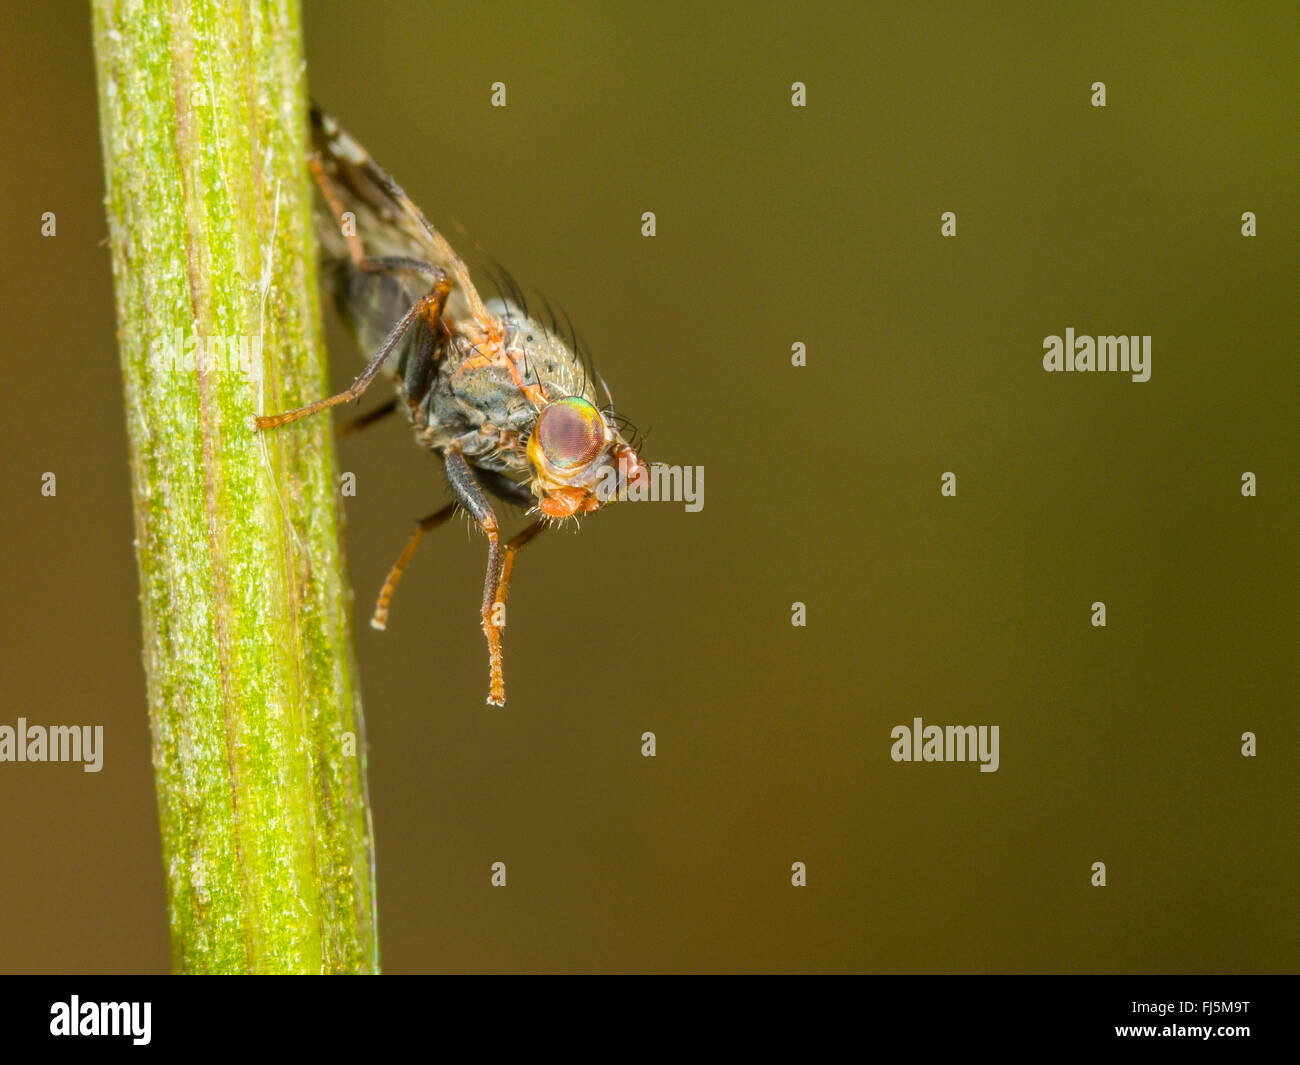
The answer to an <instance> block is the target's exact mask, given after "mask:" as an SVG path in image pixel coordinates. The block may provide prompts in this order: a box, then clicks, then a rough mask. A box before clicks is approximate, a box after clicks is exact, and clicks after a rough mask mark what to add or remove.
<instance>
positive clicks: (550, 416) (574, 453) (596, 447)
mask: <svg viewBox="0 0 1300 1065" xmlns="http://www.w3.org/2000/svg"><path fill="white" fill-rule="evenodd" d="M537 444H538V446H539V447H540V448H541V449H542V454H543V455H545V456H546V461H547V462H549V463H550V464H551V465H552V466H554V467H555V468H556V469H557V470H574V469H577V468H578V467H580V466H585V465H587V463H589V462H590V461H591V460H592V459H594V458H595V457H596V456H597V455H599V454H600V449H601V448H602V447H604V446H605V422H604V419H602V418H601V416H600V411H598V410H597V409H596V408H595V407H593V406H592V405H591V404H590V403H588V402H587V401H586V400H585V399H582V398H580V397H578V396H569V397H568V398H567V399H559V400H556V401H555V402H554V403H552V404H551V405H550V406H549V407H547V408H546V409H545V410H543V411H542V413H541V414H539V415H538V416H537Z"/></svg>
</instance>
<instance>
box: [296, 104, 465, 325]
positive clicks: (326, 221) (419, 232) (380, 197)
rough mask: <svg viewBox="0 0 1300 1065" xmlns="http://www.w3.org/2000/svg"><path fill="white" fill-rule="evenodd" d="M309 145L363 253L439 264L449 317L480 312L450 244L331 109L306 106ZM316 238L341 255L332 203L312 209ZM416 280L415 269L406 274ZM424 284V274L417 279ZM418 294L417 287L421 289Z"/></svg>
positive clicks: (343, 255)
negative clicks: (446, 283)
mask: <svg viewBox="0 0 1300 1065" xmlns="http://www.w3.org/2000/svg"><path fill="white" fill-rule="evenodd" d="M311 136H312V146H313V148H314V149H315V150H316V153H317V155H318V156H319V158H320V161H321V166H322V167H323V169H324V171H325V176H326V178H327V179H328V181H329V183H330V185H331V191H332V193H333V195H334V196H335V197H337V199H338V201H339V202H338V204H337V206H338V207H339V208H341V209H342V210H343V211H348V212H351V213H352V214H353V215H354V217H355V219H356V233H357V235H358V236H359V237H360V238H361V243H362V246H363V247H364V249H365V253H366V255H368V256H371V257H374V258H379V257H382V256H398V257H401V258H407V259H418V260H421V261H423V262H430V263H433V264H434V265H436V266H440V267H442V268H443V269H444V270H446V271H447V273H448V274H450V275H451V278H452V280H453V282H454V283H455V284H454V286H453V288H452V291H451V294H450V296H449V298H448V312H449V313H450V315H451V317H452V318H453V319H459V318H464V317H466V316H467V315H473V316H474V317H475V318H479V317H480V314H482V315H486V311H485V310H484V308H483V303H482V301H481V300H480V299H479V295H478V293H477V292H476V291H475V289H474V286H473V283H472V282H471V281H470V278H469V271H468V270H467V269H466V267H465V264H464V263H463V262H462V261H461V259H460V257H459V256H458V255H457V254H456V252H455V251H453V250H452V248H451V245H449V244H448V243H447V241H446V240H445V239H443V237H442V235H441V234H440V233H439V232H438V231H437V230H436V229H434V228H433V226H431V225H430V224H429V222H428V220H427V219H426V218H425V217H424V214H423V213H422V212H421V211H420V209H419V208H418V207H416V206H415V204H414V203H412V202H411V199H410V197H408V196H407V195H406V193H405V192H403V191H402V187H401V186H400V185H398V184H397V182H396V181H394V180H393V179H392V178H391V177H390V176H389V175H388V173H387V172H386V171H385V170H384V169H383V168H381V167H380V166H379V164H378V163H376V162H375V161H374V159H372V158H371V157H370V153H369V152H367V151H366V150H365V149H364V148H363V147H361V145H360V144H358V143H357V142H356V140H355V139H353V137H352V136H351V135H350V134H348V133H347V131H346V130H344V129H343V127H342V126H340V125H339V124H338V122H337V121H336V120H335V119H334V117H333V116H332V115H329V114H327V113H326V112H325V111H322V110H321V109H320V108H319V107H317V106H316V105H314V104H313V105H312V109H311ZM318 219H319V220H320V223H321V224H320V225H319V226H318V229H319V230H320V238H321V243H322V245H323V246H324V248H325V249H326V253H327V255H328V256H329V257H330V258H333V259H342V258H346V257H347V244H346V242H345V240H344V238H343V235H342V232H341V230H340V228H339V227H340V222H339V220H338V219H337V218H334V217H333V211H332V207H331V205H329V204H326V205H324V207H323V209H322V210H321V211H320V212H318ZM412 281H414V282H415V283H416V284H417V285H418V284H420V283H421V282H420V281H419V280H418V275H417V276H416V277H413V278H412ZM423 285H424V290H425V291H427V290H428V282H427V280H425V281H423ZM421 294H422V293H421Z"/></svg>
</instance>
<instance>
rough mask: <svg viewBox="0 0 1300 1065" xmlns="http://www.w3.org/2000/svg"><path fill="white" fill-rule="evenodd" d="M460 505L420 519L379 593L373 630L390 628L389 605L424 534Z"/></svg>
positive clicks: (448, 516)
mask: <svg viewBox="0 0 1300 1065" xmlns="http://www.w3.org/2000/svg"><path fill="white" fill-rule="evenodd" d="M458 505H459V504H457V503H448V504H447V505H446V506H445V507H443V508H442V509H441V510H437V511H434V512H433V513H432V514H430V515H429V516H428V517H427V518H421V519H420V524H418V525H417V526H416V527H415V532H413V533H411V538H410V539H409V540H407V541H406V547H405V548H403V549H402V553H401V555H400V556H399V557H398V559H397V561H396V562H395V563H393V568H392V569H391V570H389V571H388V580H386V581H384V586H383V588H381V589H380V591H379V602H378V603H376V604H375V612H374V614H373V615H372V616H371V618H370V626H371V628H375V629H385V628H387V627H388V604H389V603H390V602H392V599H393V592H395V591H397V582H398V581H400V580H401V579H402V574H403V573H404V572H405V570H406V567H407V566H409V565H410V564H411V557H412V556H413V555H414V554H415V549H416V548H417V547H419V546H420V541H421V540H422V539H423V538H424V534H425V533H427V532H429V531H430V530H431V529H436V528H437V527H438V526H439V525H441V524H442V523H443V522H444V521H446V520H447V519H448V518H450V517H451V516H452V514H454V513H455V511H456V507H457V506H458Z"/></svg>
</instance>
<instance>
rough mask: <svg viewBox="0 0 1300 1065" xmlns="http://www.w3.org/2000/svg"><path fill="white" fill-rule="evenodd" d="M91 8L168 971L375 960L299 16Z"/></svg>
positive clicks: (112, 2)
mask: <svg viewBox="0 0 1300 1065" xmlns="http://www.w3.org/2000/svg"><path fill="white" fill-rule="evenodd" d="M92 10H93V25H94V40H95V54H96V66H97V70H98V81H99V101H100V119H101V137H102V142H103V152H104V171H105V175H106V206H107V213H108V222H109V236H110V246H111V253H112V264H113V279H114V283H115V287H116V292H117V318H118V334H119V341H120V348H121V361H122V373H123V377H124V383H125V398H126V417H127V427H128V433H129V438H130V446H131V454H130V461H131V472H132V480H133V493H134V505H135V534H136V552H137V559H138V564H139V571H140V601H141V609H142V613H143V629H144V665H145V672H146V674H147V679H148V685H147V687H148V699H149V716H150V725H151V728H152V740H153V763H154V772H155V778H156V783H157V791H158V813H159V820H160V823H161V829H162V842H163V858H164V870H165V874H166V883H167V900H168V907H169V910H170V921H171V941H172V957H173V964H174V968H175V969H176V970H177V971H179V972H312V973H315V972H324V973H340V972H369V971H375V970H376V969H377V967H378V947H377V940H376V929H375V921H374V892H375V886H374V876H373V869H374V862H373V845H372V839H371V831H370V817H369V809H368V804H367V801H366V785H365V779H366V776H365V774H366V767H365V744H364V737H363V734H362V719H361V706H360V700H359V688H358V684H357V679H356V669H355V664H354V656H353V653H352V647H351V631H350V620H349V619H350V601H349V593H348V585H347V582H346V580H345V577H344V574H343V558H342V554H341V551H340V546H339V532H340V530H339V524H340V517H339V512H338V501H337V496H336V473H335V457H334V449H333V443H332V440H331V437H330V434H329V424H328V419H325V418H318V419H309V420H307V421H306V422H301V423H298V424H296V425H292V426H289V427H286V428H283V429H279V430H276V431H273V432H268V433H266V434H259V433H257V432H256V431H255V430H254V429H253V427H252V424H251V419H252V416H253V415H254V414H255V413H258V412H262V411H265V412H272V411H277V410H283V409H286V408H289V407H294V406H298V405H299V404H301V403H303V402H306V401H307V400H311V399H316V398H318V397H320V396H322V395H324V394H326V389H327V374H326V368H325V361H324V355H323V351H322V344H321V331H320V322H319V317H318V310H317V301H316V263H315V254H314V247H313V237H312V230H311V190H310V187H309V178H308V175H307V169H306V166H305V158H306V125H305V93H304V85H303V57H302V42H301V32H300V17H301V16H300V12H299V8H298V3H297V0H265V2H255V0H245V2H237V0H172V2H167V0H93V4H92ZM192 338H198V339H199V340H200V341H201V345H200V347H201V350H200V351H197V352H196V351H195V350H194V348H193V346H192V345H191V346H190V347H189V348H188V349H187V348H186V347H185V342H186V341H191V340H192ZM231 338H234V343H233V344H232V343H231V342H230V341H231ZM214 339H215V341H219V342H220V343H219V344H218V343H214ZM177 341H180V342H181V343H180V344H177V343H176V342H177ZM259 342H260V344H261V360H260V361H261V372H260V373H259V372H257V366H256V362H257V359H256V345H257V344H258V343H259ZM241 343H242V344H243V345H246V347H245V348H244V349H243V350H242V351H241V349H240V344H241ZM232 352H234V353H235V355H234V357H231V353H232ZM240 355H242V356H243V361H242V365H241V360H240Z"/></svg>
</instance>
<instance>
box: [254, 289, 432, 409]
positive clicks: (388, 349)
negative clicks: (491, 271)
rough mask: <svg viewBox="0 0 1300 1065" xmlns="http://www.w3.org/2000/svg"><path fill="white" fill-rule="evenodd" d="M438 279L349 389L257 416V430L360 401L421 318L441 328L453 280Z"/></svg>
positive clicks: (401, 321)
mask: <svg viewBox="0 0 1300 1065" xmlns="http://www.w3.org/2000/svg"><path fill="white" fill-rule="evenodd" d="M438 274H439V279H438V281H437V282H436V283H435V284H434V286H433V288H432V289H431V290H430V291H429V293H428V294H427V295H425V296H421V297H420V298H419V299H418V300H416V301H415V304H414V305H413V306H412V307H411V309H410V310H409V311H407V312H406V313H405V314H404V315H402V317H401V319H400V320H399V321H398V323H397V324H396V325H395V326H393V329H392V332H390V333H389V334H388V337H387V338H386V339H385V340H384V342H383V344H381V345H380V346H379V350H378V351H377V352H375V355H374V357H373V358H372V359H371V360H370V361H369V362H368V363H366V368H365V369H364V370H362V371H361V374H360V376H358V377H357V379H356V380H355V381H353V382H352V385H351V387H350V388H346V389H344V390H343V391H342V392H339V393H337V394H336V395H333V396H328V397H327V398H325V399H318V400H316V402H315V403H308V404H307V405H306V406H305V407H298V408H296V409H294V410H287V411H282V412H281V413H279V414H264V415H258V417H257V427H258V428H259V429H273V428H275V427H276V426H277V425H285V424H286V423H288V422H296V421H297V420H298V419H299V418H306V417H308V416H309V415H312V414H315V413H317V412H318V411H322V410H326V409H327V408H329V407H337V406H338V405H339V404H340V403H348V402H350V401H351V400H354V399H357V398H359V397H360V396H361V394H362V393H363V392H365V390H366V389H367V388H369V387H370V385H371V384H372V383H373V382H374V380H375V378H376V377H378V376H379V371H380V370H382V369H383V366H384V360H385V359H387V358H388V356H389V355H390V354H391V353H392V350H393V348H395V347H396V346H397V343H398V341H400V340H401V339H402V337H403V336H405V335H406V331H407V330H408V329H410V328H411V326H412V325H413V324H414V323H415V322H416V321H417V320H418V319H420V318H424V319H426V320H427V321H428V323H429V325H430V327H431V328H432V329H433V330H434V331H435V332H436V331H437V330H438V329H440V328H441V326H442V311H443V308H444V307H445V306H446V305H447V296H448V294H449V293H450V292H451V278H450V277H448V276H447V274H446V273H444V272H443V271H441V270H439V271H438Z"/></svg>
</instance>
